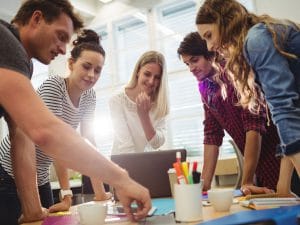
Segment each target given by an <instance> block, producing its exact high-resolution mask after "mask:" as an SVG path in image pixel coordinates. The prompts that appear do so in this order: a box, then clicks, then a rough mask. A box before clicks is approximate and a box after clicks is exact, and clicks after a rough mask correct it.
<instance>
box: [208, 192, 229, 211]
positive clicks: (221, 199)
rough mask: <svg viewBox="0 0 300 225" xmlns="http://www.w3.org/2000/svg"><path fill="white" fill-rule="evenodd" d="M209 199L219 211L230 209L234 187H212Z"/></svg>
mask: <svg viewBox="0 0 300 225" xmlns="http://www.w3.org/2000/svg"><path fill="white" fill-rule="evenodd" d="M207 194H208V200H209V201H210V203H211V204H212V206H213V208H214V209H215V210H216V211H218V212H224V211H229V210H230V207H231V205H232V201H233V189H210V190H208V191H207Z"/></svg>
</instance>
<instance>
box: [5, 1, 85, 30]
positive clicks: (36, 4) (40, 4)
mask: <svg viewBox="0 0 300 225" xmlns="http://www.w3.org/2000/svg"><path fill="white" fill-rule="evenodd" d="M37 10H39V11H41V12H42V13H43V16H44V18H45V21H46V22H48V23H51V22H53V20H55V19H57V18H58V17H59V16H60V15H61V13H65V14H66V15H67V16H69V17H70V18H71V20H72V22H73V27H74V31H77V30H79V29H80V28H82V27H83V21H82V19H81V18H80V16H79V15H77V14H76V13H75V12H74V8H73V6H72V5H71V3H70V2H69V1H68V0H27V1H25V2H24V3H23V4H22V5H21V7H20V9H19V10H18V12H17V14H16V15H15V17H14V18H13V19H12V21H11V22H12V23H17V24H20V25H26V24H27V23H28V22H29V20H30V18H31V16H32V14H33V13H34V12H35V11H37Z"/></svg>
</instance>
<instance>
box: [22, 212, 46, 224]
mask: <svg viewBox="0 0 300 225" xmlns="http://www.w3.org/2000/svg"><path fill="white" fill-rule="evenodd" d="M48 214H49V212H48V209H46V208H41V210H40V211H39V212H35V213H32V214H30V215H24V214H22V215H21V216H20V218H19V224H22V223H30V222H35V221H39V220H44V219H45V218H46V217H47V216H48Z"/></svg>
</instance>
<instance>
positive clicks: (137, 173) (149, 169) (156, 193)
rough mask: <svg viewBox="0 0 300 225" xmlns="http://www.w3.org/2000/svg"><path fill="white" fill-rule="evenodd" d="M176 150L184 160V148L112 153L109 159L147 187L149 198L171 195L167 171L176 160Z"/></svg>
mask: <svg viewBox="0 0 300 225" xmlns="http://www.w3.org/2000/svg"><path fill="white" fill-rule="evenodd" d="M176 152H181V159H182V161H185V160H186V150H185V149H176V150H163V151H153V152H141V153H128V154H121V155H112V156H111V160H112V161H113V162H115V163H116V164H118V165H119V166H121V167H122V168H124V169H126V170H127V171H128V173H129V175H130V177H131V178H133V179H134V180H135V181H137V182H138V183H140V184H142V185H143V186H145V187H146V188H148V189H149V191H150V195H151V198H162V197H171V195H172V194H171V189H170V183H169V177H168V173H167V172H168V169H169V168H172V167H173V163H174V162H175V161H176Z"/></svg>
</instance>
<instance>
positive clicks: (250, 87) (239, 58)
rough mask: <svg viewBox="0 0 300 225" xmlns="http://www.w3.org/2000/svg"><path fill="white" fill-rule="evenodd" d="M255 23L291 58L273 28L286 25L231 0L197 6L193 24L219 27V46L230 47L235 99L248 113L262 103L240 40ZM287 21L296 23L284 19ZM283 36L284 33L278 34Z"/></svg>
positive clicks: (279, 49)
mask: <svg viewBox="0 0 300 225" xmlns="http://www.w3.org/2000/svg"><path fill="white" fill-rule="evenodd" d="M257 23H264V24H266V26H267V29H268V30H269V32H270V33H271V35H272V39H273V42H274V46H275V48H276V49H277V50H278V51H279V52H280V53H281V54H282V55H284V56H285V57H289V58H295V57H296V56H295V55H292V54H289V53H288V52H285V51H283V50H282V49H281V46H282V45H281V43H280V41H281V40H282V37H278V35H277V34H276V32H275V30H274V25H275V24H281V25H284V26H286V24H287V23H285V22H283V21H279V20H277V19H275V18H272V17H270V16H268V15H262V16H257V15H255V14H253V13H250V12H248V11H247V9H246V8H245V7H244V6H243V5H242V4H240V3H238V2H237V1H235V0H206V1H205V2H204V3H203V5H202V6H201V7H200V9H199V11H198V13H197V16H196V24H216V25H217V26H218V29H219V35H220V45H221V47H228V46H230V47H231V50H232V51H231V52H230V58H229V60H228V61H227V65H226V68H227V69H228V70H229V73H230V74H231V76H232V77H233V82H234V85H235V87H236V89H237V91H238V94H239V102H240V104H241V105H243V106H248V108H249V110H250V111H252V112H258V111H259V107H260V105H261V104H262V103H263V100H262V96H261V92H260V91H258V90H259V88H258V87H257V85H256V83H255V79H254V73H253V71H252V69H251V67H250V65H249V64H248V62H247V60H246V59H245V57H244V54H243V48H244V41H245V38H246V36H247V34H248V30H249V29H250V28H251V27H252V26H253V25H255V24H257ZM288 23H289V24H292V25H293V26H295V27H297V28H298V29H299V26H297V25H296V24H294V23H292V22H291V21H288ZM282 35H283V36H284V33H283V34H282Z"/></svg>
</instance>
